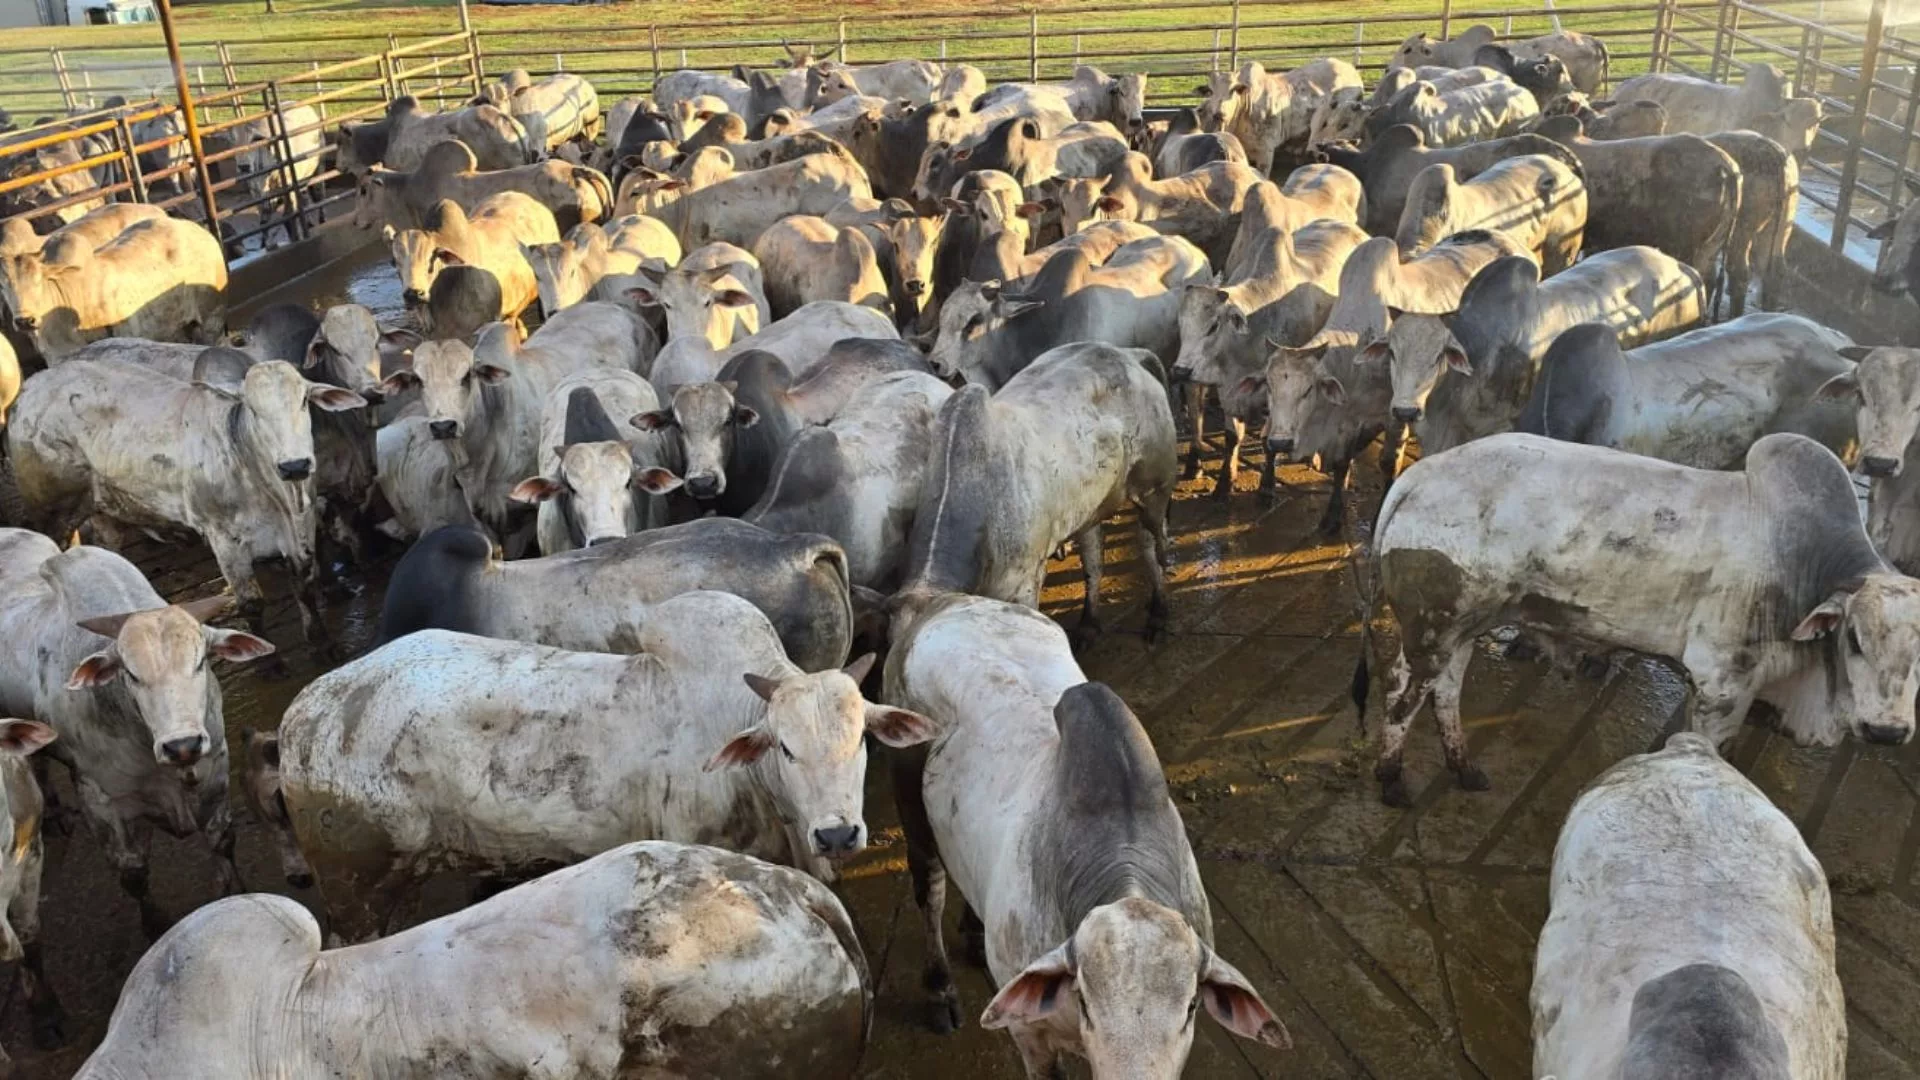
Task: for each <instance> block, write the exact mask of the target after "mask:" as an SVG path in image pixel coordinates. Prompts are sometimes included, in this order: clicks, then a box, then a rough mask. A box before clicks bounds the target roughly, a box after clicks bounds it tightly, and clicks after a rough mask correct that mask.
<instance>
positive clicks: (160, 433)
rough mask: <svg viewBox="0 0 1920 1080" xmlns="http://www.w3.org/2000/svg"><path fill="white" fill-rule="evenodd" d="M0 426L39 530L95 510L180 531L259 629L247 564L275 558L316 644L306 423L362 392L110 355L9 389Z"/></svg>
mask: <svg viewBox="0 0 1920 1080" xmlns="http://www.w3.org/2000/svg"><path fill="white" fill-rule="evenodd" d="M17 404H18V411H17V414H16V415H15V416H14V419H13V422H12V423H11V424H9V425H8V427H7V448H8V456H9V459H10V461H11V462H12V465H13V470H14V476H15V479H16V480H18V482H19V485H20V494H21V496H22V498H24V499H25V500H26V502H27V503H28V505H29V506H30V507H31V508H33V510H34V512H35V513H36V514H37V515H38V517H39V518H40V520H41V523H42V524H44V525H47V526H48V527H47V528H46V529H45V530H43V531H46V532H48V533H49V534H51V535H55V536H67V535H70V534H71V533H72V532H73V530H74V529H75V528H77V527H79V526H80V525H81V524H82V523H83V522H85V521H87V520H88V519H89V518H92V517H94V516H95V515H98V516H100V517H104V518H106V519H109V521H111V522H113V523H117V524H120V525H126V526H130V527H133V528H160V529H185V530H187V531H190V532H192V533H194V534H195V535H197V536H199V537H200V539H201V540H202V541H204V542H205V543H206V545H207V547H208V548H210V549H211V550H212V552H213V559H214V562H215V563H217V564H218V565H219V567H220V575H221V576H222V577H223V578H225V579H226V581H227V584H228V585H229V586H231V587H232V589H233V593H234V595H235V596H236V597H238V598H239V600H240V610H241V612H242V613H243V614H245V615H246V616H247V619H248V622H249V624H250V625H251V626H252V628H253V631H254V632H255V633H256V634H260V635H261V636H263V637H264V636H265V629H266V627H265V614H266V612H265V608H266V594H265V592H264V591H263V590H262V589H261V587H260V583H259V582H258V581H256V580H255V579H254V576H253V566H254V563H256V562H258V561H260V560H263V559H269V558H274V557H276V556H277V557H282V558H285V559H286V560H287V562H288V564H289V568H290V570H291V571H292V577H293V578H294V581H295V596H296V600H297V602H298V606H299V608H300V622H301V629H302V631H303V632H304V634H305V635H306V639H307V640H308V641H311V642H321V641H324V640H325V638H326V627H325V625H324V624H323V623H321V621H320V618H319V612H318V597H317V596H316V595H314V587H315V581H314V578H315V570H316V567H315V564H314V530H315V524H316V515H315V513H314V497H313V490H312V488H313V485H312V476H313V466H314V448H313V422H312V419H311V417H310V416H309V414H308V410H307V407H308V405H309V404H312V405H316V406H318V407H320V408H321V409H324V410H327V411H330V412H338V411H340V410H343V409H357V408H360V407H362V406H364V405H365V404H366V401H365V399H363V398H361V397H360V395H358V394H355V393H352V392H351V391H347V390H343V389H340V388H339V387H335V386H325V385H321V384H319V383H311V382H308V381H307V380H305V379H303V378H301V377H300V373H299V372H298V371H297V370H295V369H294V367H293V366H292V365H291V364H287V363H285V362H283V361H278V360H275V361H269V362H267V363H262V364H255V365H253V366H252V367H250V368H248V369H247V370H246V373H245V375H244V376H243V377H242V378H241V379H239V380H238V382H237V384H236V383H234V382H228V381H224V380H223V381H221V382H220V383H219V384H218V385H209V384H207V383H204V382H195V383H185V382H181V381H180V380H178V379H175V378H173V377H172V376H169V375H165V374H162V373H160V372H157V371H152V370H149V369H147V368H144V367H140V366H137V365H134V364H126V363H121V362H119V361H116V360H97V361H90V362H87V363H81V364H62V365H60V366H58V367H55V368H51V369H49V370H48V371H46V372H44V373H42V374H40V375H38V376H35V377H34V378H33V379H32V380H30V381H29V382H28V383H27V385H26V387H25V388H24V389H22V390H21V393H20V400H19V402H18V403H17Z"/></svg>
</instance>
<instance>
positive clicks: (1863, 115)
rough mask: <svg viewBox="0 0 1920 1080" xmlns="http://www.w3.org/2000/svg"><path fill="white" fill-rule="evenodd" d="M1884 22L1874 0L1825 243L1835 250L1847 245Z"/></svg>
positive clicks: (1883, 1)
mask: <svg viewBox="0 0 1920 1080" xmlns="http://www.w3.org/2000/svg"><path fill="white" fill-rule="evenodd" d="M1886 23H1887V0H1873V6H1872V7H1870V8H1868V9H1867V34H1866V39H1867V40H1866V44H1865V46H1864V47H1863V48H1862V50H1861V52H1860V71H1859V74H1858V77H1859V80H1860V87H1859V90H1858V91H1857V92H1856V93H1855V95H1854V99H1853V136H1852V137H1851V138H1849V139H1848V140H1847V157H1846V162H1845V164H1843V165H1842V166H1841V167H1840V191H1839V194H1838V197H1837V198H1836V199H1835V200H1834V206H1833V236H1832V238H1831V239H1830V240H1829V241H1828V243H1829V246H1831V247H1832V248H1833V250H1835V251H1839V250H1840V249H1841V248H1842V247H1844V246H1845V245H1846V242H1847V223H1848V219H1849V218H1851V217H1852V216H1853V189H1854V185H1855V184H1857V183H1858V182H1859V179H1860V145H1861V144H1862V143H1864V142H1866V141H1867V114H1868V112H1869V111H1870V110H1871V108H1872V106H1873V80H1874V78H1875V75H1876V73H1877V71H1878V69H1879V67H1880V39H1881V35H1882V34H1883V33H1884V32H1885V30H1886Z"/></svg>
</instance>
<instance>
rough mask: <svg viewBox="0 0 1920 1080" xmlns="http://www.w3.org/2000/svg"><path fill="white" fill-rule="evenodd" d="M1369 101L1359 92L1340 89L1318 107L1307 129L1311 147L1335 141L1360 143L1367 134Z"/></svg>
mask: <svg viewBox="0 0 1920 1080" xmlns="http://www.w3.org/2000/svg"><path fill="white" fill-rule="evenodd" d="M1368 112H1369V110H1368V108H1367V102H1366V99H1364V98H1362V97H1360V96H1359V94H1358V93H1357V92H1350V91H1348V90H1336V91H1335V92H1334V93H1333V94H1332V95H1331V96H1329V97H1327V98H1324V99H1322V100H1321V102H1320V103H1319V104H1318V105H1316V106H1314V109H1313V119H1312V121H1311V122H1309V124H1308V126H1307V145H1308V146H1310V147H1317V146H1324V145H1326V144H1327V143H1335V142H1348V141H1353V142H1358V141H1359V140H1360V139H1361V138H1362V137H1363V136H1364V135H1365V134H1366V124H1367V114H1368Z"/></svg>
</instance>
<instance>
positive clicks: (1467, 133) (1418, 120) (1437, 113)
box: [1366, 78, 1540, 146]
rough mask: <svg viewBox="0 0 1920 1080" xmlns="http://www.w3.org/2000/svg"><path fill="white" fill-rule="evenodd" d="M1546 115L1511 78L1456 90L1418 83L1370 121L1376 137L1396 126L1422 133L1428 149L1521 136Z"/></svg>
mask: <svg viewBox="0 0 1920 1080" xmlns="http://www.w3.org/2000/svg"><path fill="white" fill-rule="evenodd" d="M1539 115H1540V106H1539V103H1538V102H1536V101H1534V98H1533V95H1532V94H1531V93H1529V92H1528V91H1527V90H1526V89H1525V88H1523V87H1521V86H1519V85H1518V84H1516V83H1515V82H1514V81H1513V80H1511V79H1507V78H1498V79H1489V80H1486V81H1483V82H1476V83H1474V84H1473V85H1471V86H1462V87H1458V88H1456V89H1451V90H1441V89H1439V88H1438V87H1436V86H1435V85H1434V84H1433V83H1430V82H1416V83H1414V84H1413V85H1412V86H1409V87H1407V88H1406V89H1405V90H1402V91H1401V92H1400V93H1398V94H1396V95H1395V96H1394V98H1393V100H1392V101H1390V102H1388V103H1387V105H1386V106H1385V107H1384V108H1381V109H1377V110H1375V111H1374V112H1373V113H1372V114H1371V115H1370V116H1368V117H1367V121H1366V127H1367V130H1368V132H1369V133H1370V134H1374V133H1378V132H1382V131H1385V130H1387V129H1388V128H1389V127H1392V126H1393V125H1395V124H1411V125H1413V126H1414V127H1416V128H1418V129H1419V130H1420V135H1421V138H1422V139H1423V140H1424V141H1425V143H1426V145H1428V146H1460V145H1463V144H1465V143H1473V142H1482V141H1484V140H1486V139H1497V138H1499V137H1501V136H1503V135H1513V134H1517V133H1518V132H1520V131H1521V130H1522V127H1523V125H1525V124H1527V123H1528V122H1529V121H1531V120H1533V119H1534V118H1535V117H1537V116H1539Z"/></svg>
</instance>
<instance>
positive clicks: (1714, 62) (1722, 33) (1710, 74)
mask: <svg viewBox="0 0 1920 1080" xmlns="http://www.w3.org/2000/svg"><path fill="white" fill-rule="evenodd" d="M1732 10H1733V0H1720V8H1719V10H1718V11H1717V12H1715V18H1714V20H1713V55H1712V56H1710V57H1708V58H1707V78H1709V79H1712V80H1713V81H1714V82H1720V81H1721V80H1723V79H1725V78H1726V73H1727V27H1728V25H1729V24H1730V23H1731V22H1732V19H1733V16H1732Z"/></svg>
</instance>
